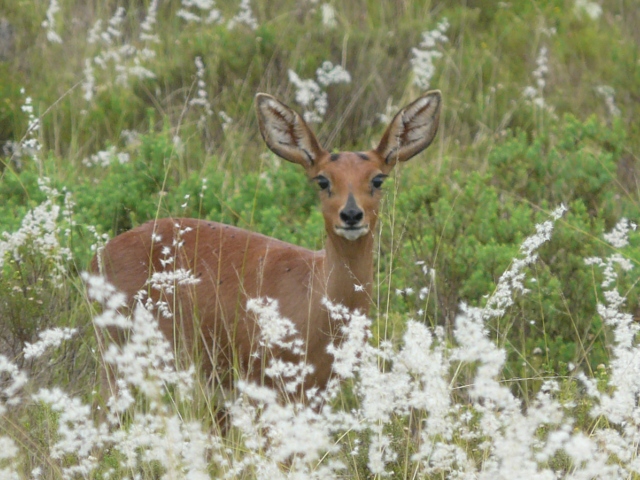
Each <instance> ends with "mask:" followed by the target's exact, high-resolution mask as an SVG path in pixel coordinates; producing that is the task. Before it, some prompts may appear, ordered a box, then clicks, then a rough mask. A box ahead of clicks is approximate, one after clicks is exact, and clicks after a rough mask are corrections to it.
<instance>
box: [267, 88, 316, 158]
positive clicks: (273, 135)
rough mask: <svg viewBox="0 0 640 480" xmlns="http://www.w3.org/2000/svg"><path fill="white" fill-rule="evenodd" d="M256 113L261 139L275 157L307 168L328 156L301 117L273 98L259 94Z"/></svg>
mask: <svg viewBox="0 0 640 480" xmlns="http://www.w3.org/2000/svg"><path fill="white" fill-rule="evenodd" d="M256 112H257V114H258V125H259V126H260V133H261V134H262V138H264V141H265V143H266V144H267V146H268V147H269V148H270V149H271V151H272V152H273V153H275V154H276V155H278V156H280V157H282V158H284V159H285V160H289V161H290V162H293V163H299V164H300V165H302V166H303V167H305V168H308V167H311V166H312V165H314V164H315V163H316V162H317V160H318V159H319V158H320V156H321V155H322V154H323V153H325V151H324V149H323V148H322V147H320V144H319V143H318V140H317V139H316V136H315V135H314V134H313V132H312V131H311V129H310V128H309V126H308V125H307V124H306V122H305V121H304V120H303V119H302V117H301V116H300V115H298V113H296V112H295V111H293V110H292V109H290V108H289V107H287V106H286V105H285V104H284V103H282V102H280V101H279V100H277V99H276V98H274V97H272V96H271V95H267V94H266V93H258V94H257V95H256Z"/></svg>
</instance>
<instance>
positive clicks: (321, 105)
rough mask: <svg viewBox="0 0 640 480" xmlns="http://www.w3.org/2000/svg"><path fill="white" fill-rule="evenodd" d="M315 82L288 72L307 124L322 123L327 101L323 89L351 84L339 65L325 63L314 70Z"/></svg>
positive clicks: (290, 71)
mask: <svg viewBox="0 0 640 480" xmlns="http://www.w3.org/2000/svg"><path fill="white" fill-rule="evenodd" d="M316 77H317V81H315V80H313V79H305V80H303V79H301V78H300V77H299V76H298V74H297V73H296V72H294V71H293V70H289V81H290V82H291V83H292V84H293V85H294V86H295V87H296V97H295V98H296V102H297V103H298V104H299V105H301V106H302V107H303V108H304V114H303V116H304V119H305V121H307V122H309V123H317V122H320V121H322V119H323V118H324V116H325V114H326V113H327V108H329V100H328V95H327V92H326V91H325V90H324V89H323V87H324V88H326V87H328V86H329V85H334V84H338V83H351V75H350V74H349V72H348V71H346V70H345V69H344V68H343V67H342V66H340V65H333V63H331V62H329V61H326V62H323V63H322V66H321V67H320V68H318V69H317V70H316Z"/></svg>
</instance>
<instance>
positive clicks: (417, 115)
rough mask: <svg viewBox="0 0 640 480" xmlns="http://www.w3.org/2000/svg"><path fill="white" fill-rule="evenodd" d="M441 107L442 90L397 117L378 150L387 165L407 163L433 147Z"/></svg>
mask: <svg viewBox="0 0 640 480" xmlns="http://www.w3.org/2000/svg"><path fill="white" fill-rule="evenodd" d="M441 103H442V94H441V93H440V90H432V91H430V92H427V93H425V94H424V95H423V96H421V97H420V98H418V99H417V100H415V101H414V102H412V103H410V104H409V105H407V106H406V107H404V108H403V109H402V110H400V111H399V112H398V113H397V114H396V116H395V117H393V120H392V121H391V123H390V124H389V126H388V127H387V130H386V131H385V132H384V135H383V136H382V140H380V144H379V145H378V148H376V152H378V153H379V154H380V156H381V157H382V158H383V159H384V161H385V163H386V164H387V165H395V163H396V162H406V161H407V160H409V159H410V158H411V157H413V156H414V155H417V154H418V153H420V152H421V151H422V150H424V149H425V148H427V147H428V146H429V144H430V143H431V142H432V140H433V138H434V137H435V136H436V132H437V131H438V123H439V121H440V104H441Z"/></svg>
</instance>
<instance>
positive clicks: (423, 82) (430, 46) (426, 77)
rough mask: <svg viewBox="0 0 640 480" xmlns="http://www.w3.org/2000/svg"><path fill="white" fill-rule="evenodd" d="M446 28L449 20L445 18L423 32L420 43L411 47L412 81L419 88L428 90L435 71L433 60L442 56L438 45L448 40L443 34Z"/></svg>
mask: <svg viewBox="0 0 640 480" xmlns="http://www.w3.org/2000/svg"><path fill="white" fill-rule="evenodd" d="M448 29H449V21H448V20H447V19H446V18H445V19H443V20H442V21H441V22H440V23H438V25H436V28H434V29H433V30H428V31H426V32H423V33H422V42H420V45H419V46H418V47H417V48H412V49H411V53H412V58H411V66H412V68H413V83H414V85H416V86H417V87H418V88H420V89H421V90H428V89H429V86H430V85H431V79H432V78H433V75H434V74H435V72H436V67H435V64H434V61H435V60H436V59H438V58H441V57H442V52H441V51H440V50H439V49H438V46H439V45H441V44H444V43H447V42H448V41H449V39H448V38H447V36H446V35H445V33H446V32H447V30H448Z"/></svg>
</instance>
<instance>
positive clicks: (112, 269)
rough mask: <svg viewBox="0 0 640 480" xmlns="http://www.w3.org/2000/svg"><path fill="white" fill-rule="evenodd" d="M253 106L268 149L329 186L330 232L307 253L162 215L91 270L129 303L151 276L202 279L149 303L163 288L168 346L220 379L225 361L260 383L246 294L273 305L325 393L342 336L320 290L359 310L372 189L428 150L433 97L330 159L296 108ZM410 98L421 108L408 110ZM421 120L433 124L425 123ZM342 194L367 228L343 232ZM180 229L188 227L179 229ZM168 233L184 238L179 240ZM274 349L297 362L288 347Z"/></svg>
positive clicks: (260, 101)
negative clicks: (320, 246)
mask: <svg viewBox="0 0 640 480" xmlns="http://www.w3.org/2000/svg"><path fill="white" fill-rule="evenodd" d="M419 102H421V103H419ZM429 102H430V103H429ZM256 104H257V109H258V119H259V123H260V128H261V133H262V135H263V137H264V138H265V141H266V143H267V145H268V146H269V147H270V148H271V149H272V150H273V151H274V152H275V153H277V154H278V155H281V156H282V157H283V158H285V159H287V160H289V161H291V162H294V163H298V164H300V165H302V166H303V167H304V168H305V169H306V173H307V176H308V177H309V178H310V179H315V178H317V177H318V176H319V175H321V176H322V177H324V178H326V179H327V180H329V182H330V184H331V186H330V188H328V189H326V190H322V191H321V192H320V198H321V203H322V207H321V208H322V213H323V216H324V220H325V228H326V233H327V240H326V245H325V249H324V250H321V251H318V252H314V251H310V250H307V249H305V248H302V247H298V246H296V245H291V244H288V243H285V242H282V241H280V240H276V239H274V238H270V237H266V236H264V235H261V234H258V233H253V232H250V231H247V230H243V229H240V228H236V227H232V226H229V225H224V224H220V223H216V222H208V221H204V220H195V219H189V218H180V219H172V218H164V219H160V220H156V221H151V222H148V223H145V224H144V225H141V226H139V227H137V228H134V229H133V230H131V231H129V232H126V233H123V234H122V235H119V236H117V237H115V238H114V239H112V240H111V241H110V242H109V243H108V244H107V245H106V247H105V249H104V251H103V252H102V253H101V256H100V259H98V258H97V257H96V258H94V260H93V263H92V270H93V271H94V272H98V271H100V270H101V271H102V273H103V274H104V275H105V276H106V277H107V279H108V280H109V281H110V282H111V283H113V284H114V285H115V286H116V287H117V288H118V289H119V290H121V291H123V292H124V293H125V294H126V295H127V296H128V298H130V299H132V298H133V296H134V295H135V294H136V293H137V292H138V291H140V290H145V289H148V287H147V281H148V279H149V278H150V276H151V274H152V273H154V272H162V271H172V270H173V269H174V268H175V269H178V268H184V269H188V270H190V271H191V274H192V275H193V276H195V277H196V278H197V279H199V282H198V283H197V284H196V285H191V286H182V287H180V286H179V287H177V288H176V292H175V294H174V295H167V294H166V293H164V294H161V293H160V292H158V291H156V290H154V289H149V290H148V292H149V294H150V296H151V298H152V299H154V300H156V301H157V300H158V299H159V298H160V296H161V295H162V299H163V300H166V301H167V302H168V303H169V305H170V306H171V309H172V312H173V318H165V317H162V316H161V315H159V321H160V328H161V329H162V331H163V333H164V335H165V336H166V337H167V338H168V339H171V340H173V341H174V342H176V350H177V351H184V350H186V351H187V352H192V351H193V348H194V347H198V348H200V349H201V351H202V352H203V354H202V362H203V368H204V370H205V371H207V372H209V373H211V374H213V373H214V372H215V374H216V375H218V376H220V377H226V381H227V382H229V381H230V380H231V376H228V372H229V371H230V370H231V369H233V368H237V369H238V373H239V374H240V375H248V376H249V377H250V378H251V379H253V380H256V381H260V380H261V379H262V378H261V377H262V370H263V365H264V362H265V358H261V357H260V355H263V354H264V352H262V351H261V350H260V347H259V345H258V342H257V334H258V328H257V325H256V322H255V319H254V318H253V316H252V315H250V314H248V313H247V310H246V305H247V300H248V299H250V298H257V297H265V296H266V297H270V298H274V299H276V300H278V302H279V307H280V312H281V314H282V315H283V316H285V317H287V318H289V319H290V320H292V321H293V323H294V324H295V326H296V328H297V330H298V332H299V333H300V335H301V337H302V338H303V339H304V341H305V345H306V360H307V362H308V363H310V364H312V365H313V366H314V369H315V371H314V373H313V375H311V376H309V377H308V378H307V382H306V384H305V385H304V388H305V389H308V388H310V387H319V388H321V389H322V388H324V387H325V386H326V384H327V382H328V380H329V378H330V376H331V370H332V361H333V358H332V356H331V355H330V354H329V353H327V346H328V345H329V343H330V342H333V341H337V342H339V341H340V338H339V337H340V336H339V332H338V331H337V328H336V325H335V324H334V322H332V321H331V320H330V318H329V315H328V312H327V310H326V309H325V308H324V307H323V306H322V304H321V300H322V298H323V297H327V298H328V299H329V300H330V301H332V302H334V303H340V304H342V305H344V306H346V307H348V308H349V309H351V310H360V311H361V312H365V313H366V312H368V308H369V305H370V303H371V293H372V287H373V246H374V239H373V232H374V231H375V225H376V221H377V217H378V205H379V202H380V198H381V191H380V190H379V189H376V188H373V187H372V179H374V178H375V177H376V176H378V175H380V174H383V175H386V174H388V173H389V172H390V171H391V169H392V168H393V166H394V165H395V163H396V161H405V160H408V159H409V158H411V157H412V156H413V155H415V154H416V153H418V152H419V151H421V150H422V149H424V148H426V146H428V145H429V143H430V142H431V140H432V139H433V136H434V135H435V132H436V129H437V123H438V115H439V111H440V108H439V107H440V94H439V92H429V93H427V94H426V95H424V96H423V97H421V98H420V99H418V100H416V102H414V103H412V104H411V105H409V106H407V107H406V108H405V109H403V110H402V111H401V112H399V113H398V115H397V116H396V118H395V119H394V120H393V122H392V123H391V125H390V126H389V128H388V129H387V132H385V135H384V136H383V139H382V141H381V142H380V145H379V147H378V148H377V149H375V150H371V151H368V152H358V153H353V152H343V153H341V154H340V155H333V160H332V156H331V155H330V154H329V152H327V151H326V150H324V149H322V148H321V147H320V146H319V144H318V142H317V140H316V138H315V136H314V135H313V133H312V132H311V130H310V129H309V128H308V126H307V125H306V123H304V121H303V120H302V118H301V117H300V116H299V115H298V114H297V113H295V112H294V111H293V110H291V109H289V108H288V107H286V106H285V105H283V104H281V103H280V102H278V101H277V100H275V99H274V98H273V97H269V96H267V95H259V96H258V97H257V99H256ZM423 104H425V105H423ZM416 105H418V107H420V109H416V108H414V109H413V110H411V107H415V106H416ZM427 108H430V109H431V110H429V111H428V112H427V113H428V115H427V114H425V113H424V112H425V110H426V109H427ZM416 112H417V113H416ZM427 121H428V122H430V123H428V124H425V122H427ZM425 125H426V126H425ZM418 129H422V130H418ZM423 130H424V133H422V132H423ZM416 131H417V134H416V133H415V132H416ZM421 133H422V135H420V134H421ZM416 137H417V140H416ZM394 139H395V140H394ZM349 194H352V195H353V197H354V198H355V200H356V203H357V207H358V208H359V209H360V210H361V211H362V213H363V218H362V219H361V220H360V222H359V224H358V225H357V226H356V227H357V228H360V226H367V227H368V229H367V230H366V233H363V234H362V235H361V236H359V237H358V238H356V239H351V240H349V239H347V238H345V236H344V235H342V234H341V228H344V226H345V223H344V221H343V220H342V219H341V217H340V213H341V211H343V209H344V208H345V205H346V202H347V198H348V196H349ZM187 228H188V229H189V231H187V232H185V233H183V234H181V235H179V234H178V232H179V231H181V230H185V229H187ZM362 231H363V232H364V228H363V230H362ZM158 237H159V239H158ZM152 238H156V241H152ZM174 240H178V241H183V243H182V245H180V246H178V247H176V246H174ZM165 248H168V249H169V254H168V256H169V257H175V263H173V264H170V265H167V266H163V265H162V263H161V260H162V259H165V258H166V257H167V254H166V252H165V253H163V249H165ZM356 287H358V288H356ZM360 287H362V288H360ZM110 333H111V334H112V335H114V336H115V337H116V338H117V337H118V336H120V334H121V332H117V331H115V330H113V331H111V332H110ZM178 342H184V343H185V345H178ZM254 353H259V354H260V355H259V356H258V358H256V356H255V355H253V356H252V354H254ZM273 354H274V355H276V356H279V357H282V358H283V359H285V360H294V361H295V360H297V359H296V358H294V357H293V355H292V354H290V353H288V352H282V351H280V352H275V353H273Z"/></svg>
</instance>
